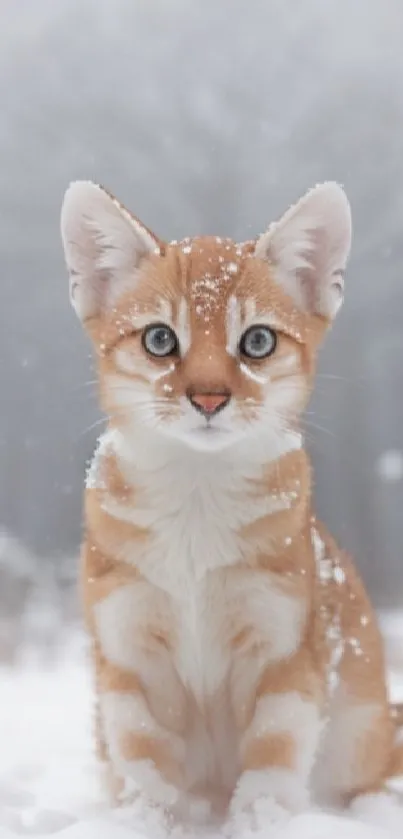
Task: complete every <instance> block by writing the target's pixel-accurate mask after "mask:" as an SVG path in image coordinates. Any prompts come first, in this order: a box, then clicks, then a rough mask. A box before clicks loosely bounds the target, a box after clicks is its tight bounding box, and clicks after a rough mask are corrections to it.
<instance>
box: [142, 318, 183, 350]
mask: <svg viewBox="0 0 403 839" xmlns="http://www.w3.org/2000/svg"><path fill="white" fill-rule="evenodd" d="M142 343H143V347H144V349H145V350H146V352H148V354H149V355H154V356H157V357H158V358H164V356H166V355H173V354H174V353H177V352H178V350H179V342H178V339H177V337H176V335H175V332H174V331H173V329H171V327H170V326H165V324H163V323H157V324H154V325H153V326H147V328H146V329H145V330H144V332H143V337H142Z"/></svg>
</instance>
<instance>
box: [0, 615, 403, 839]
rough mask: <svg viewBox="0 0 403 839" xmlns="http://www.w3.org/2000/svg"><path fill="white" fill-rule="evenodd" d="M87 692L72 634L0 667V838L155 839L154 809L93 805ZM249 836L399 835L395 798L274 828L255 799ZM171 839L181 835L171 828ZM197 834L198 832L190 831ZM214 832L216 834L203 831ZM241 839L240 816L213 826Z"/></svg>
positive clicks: (394, 669)
mask: <svg viewBox="0 0 403 839" xmlns="http://www.w3.org/2000/svg"><path fill="white" fill-rule="evenodd" d="M384 626H385V632H386V635H387V637H388V649H389V653H390V666H391V667H390V670H391V685H392V691H393V695H394V696H395V697H396V698H403V618H402V617H401V616H396V617H395V616H387V617H386V618H385V621H384ZM91 702H92V691H91V683H90V679H89V675H88V671H87V669H86V667H85V650H84V646H83V643H82V639H81V638H80V637H79V636H78V637H74V638H72V639H71V640H70V641H69V643H68V644H67V645H66V646H65V648H64V649H63V650H61V652H60V655H59V659H58V665H57V667H55V666H51V667H49V668H48V669H44V665H43V663H39V662H38V660H36V659H35V655H33V654H31V655H30V656H28V657H27V659H26V660H25V662H24V663H23V664H21V665H20V666H18V667H13V668H10V669H4V670H2V671H0V839H11V838H12V837H15V836H21V835H23V836H24V835H25V836H35V837H36V838H37V839H38V837H41V839H45V837H46V839H47V837H49V836H55V835H56V836H57V837H58V839H129V837H130V839H164V837H166V836H167V828H166V826H164V825H163V823H162V822H161V821H160V820H159V819H158V817H157V816H156V814H155V813H153V812H147V813H144V812H142V813H140V812H139V811H137V812H134V811H131V812H128V813H124V812H121V813H119V814H117V813H113V812H110V811H108V809H107V808H106V806H105V805H104V804H103V803H102V800H101V799H100V795H99V789H98V785H97V777H96V771H95V766H94V762H93V757H92V752H91V725H90V714H91ZM258 821H259V824H258V827H257V830H256V831H255V832H254V833H253V836H254V837H255V839H263V838H264V839H270V838H271V837H274V836H275V837H276V839H277V837H279V839H402V836H403V804H402V805H401V807H400V806H399V805H398V804H393V805H392V804H390V802H385V801H381V800H377V801H372V802H369V803H368V805H367V807H366V808H364V807H361V808H360V810H359V812H358V813H355V814H349V815H348V816H347V815H344V816H342V815H333V814H327V813H319V812H311V813H306V814H304V815H301V816H298V817H296V818H294V819H292V820H291V821H290V822H289V823H288V824H286V825H284V826H282V827H281V828H278V832H277V829H276V830H274V829H273V827H271V826H270V818H269V816H268V814H267V813H266V812H265V805H264V802H262V808H261V813H260V815H259V820H258ZM173 833H174V836H175V839H179V837H180V839H185V836H186V839H190V836H189V832H188V831H186V833H185V832H183V831H180V830H179V829H178V828H176V829H175V830H174V831H173ZM195 835H197V836H205V837H206V836H207V834H206V831H204V833H200V834H195ZM208 835H209V836H210V837H211V839H212V837H213V836H214V839H217V834H213V833H212V834H208ZM219 835H220V836H221V837H222V838H223V837H224V835H225V837H226V839H227V837H228V836H230V837H242V839H249V837H251V836H252V833H251V830H250V829H249V828H245V826H244V825H242V824H241V823H239V824H237V825H233V826H232V827H231V829H230V830H229V829H228V827H227V828H226V830H225V831H224V829H223V830H222V832H221V834H219Z"/></svg>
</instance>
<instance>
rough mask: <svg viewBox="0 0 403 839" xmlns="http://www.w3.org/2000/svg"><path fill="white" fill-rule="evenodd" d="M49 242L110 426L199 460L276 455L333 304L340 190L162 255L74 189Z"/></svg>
mask: <svg viewBox="0 0 403 839" xmlns="http://www.w3.org/2000/svg"><path fill="white" fill-rule="evenodd" d="M62 233H63V239H64V244H65V252H66V260H67V264H68V266H69V269H70V276H71V297H72V302H73V305H74V307H75V309H76V311H77V313H78V314H79V316H80V318H81V319H82V320H83V321H84V322H85V325H86V327H87V329H88V331H89V332H90V334H91V336H92V338H93V340H94V343H95V346H96V349H97V352H98V357H99V378H100V391H101V401H102V405H103V407H104V409H105V410H106V412H107V413H108V414H109V415H110V416H111V418H112V419H113V420H114V422H115V423H116V424H118V425H119V426H120V427H121V428H122V430H123V431H126V432H127V433H128V434H130V433H132V432H133V431H135V429H136V428H138V427H139V426H142V427H143V428H146V429H148V430H149V431H150V432H152V433H154V434H156V435H159V436H161V435H162V436H164V437H165V438H167V439H168V438H170V439H175V440H177V441H180V442H181V443H183V444H184V445H186V446H188V447H190V448H193V449H197V450H202V451H205V452H214V451H218V450H220V449H223V448H226V447H229V446H233V445H235V444H237V443H239V442H240V441H242V440H243V441H248V440H249V442H250V445H257V446H259V447H263V448H270V450H271V451H272V452H273V454H275V452H276V451H277V450H278V453H281V446H282V441H283V440H284V437H285V435H287V434H288V433H289V432H290V430H292V429H293V428H294V427H295V424H296V420H297V418H298V415H299V414H300V412H301V411H302V410H303V408H304V405H305V403H306V400H307V397H308V394H309V391H310V386H311V381H312V375H313V369H314V359H315V354H316V350H317V346H318V344H319V341H320V338H321V336H322V333H323V331H324V329H325V327H326V325H327V323H328V322H329V320H330V319H331V318H332V317H333V316H334V314H335V313H336V311H337V309H338V308H339V306H340V303H341V298H342V286H343V281H342V273H343V271H344V267H345V263H346V260H347V256H348V251H349V247H350V235H351V234H350V214H349V206H348V202H347V199H346V198H345V195H344V193H343V191H342V190H341V189H340V188H339V187H338V186H336V185H334V184H326V185H324V186H322V187H317V188H316V189H315V190H313V191H312V192H311V193H308V195H307V196H306V197H305V199H302V201H301V202H300V203H299V204H297V205H296V207H293V208H291V210H289V211H288V213H286V215H285V216H284V217H283V219H281V220H280V222H277V223H276V224H275V225H272V227H271V228H269V230H268V232H267V233H266V234H264V235H263V236H262V237H260V239H259V240H258V241H257V242H248V243H245V244H243V245H237V244H235V243H234V242H232V241H231V240H227V239H225V240H222V239H220V238H217V237H214V238H213V237H205V238H197V239H189V240H188V239H186V240H184V241H182V242H180V243H171V244H169V245H165V244H162V243H161V242H159V241H158V240H157V239H156V237H154V236H153V234H151V233H150V232H149V231H148V230H146V229H145V228H144V227H143V226H142V225H141V224H140V223H139V222H138V221H137V220H136V219H134V218H133V217H132V216H131V215H130V214H129V213H128V212H127V210H125V208H123V207H122V206H121V205H120V204H118V203H117V202H116V200H115V199H113V198H112V197H111V196H109V195H108V194H107V193H106V192H105V191H104V190H102V189H101V188H100V187H97V186H95V185H93V184H87V183H78V184H73V185H72V186H71V187H70V189H69V190H68V192H67V193H66V198H65V202H64V207H63V213H62Z"/></svg>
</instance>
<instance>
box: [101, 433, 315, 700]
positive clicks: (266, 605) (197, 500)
mask: <svg viewBox="0 0 403 839" xmlns="http://www.w3.org/2000/svg"><path fill="white" fill-rule="evenodd" d="M110 446H113V449H114V452H115V455H116V456H117V457H118V458H119V466H120V469H121V471H122V472H123V474H124V477H125V479H126V480H127V481H128V482H132V483H133V484H135V485H136V489H138V503H137V504H136V506H135V508H133V507H128V506H127V505H125V504H121V503H119V502H117V501H116V500H115V499H114V498H113V497H111V496H110V495H109V494H108V492H107V491H105V494H104V500H103V506H104V508H105V510H107V512H108V513H109V514H111V515H113V516H114V517H115V518H116V519H117V520H123V521H129V522H131V523H133V524H135V525H137V526H139V527H142V528H147V529H148V530H149V534H150V536H149V539H147V541H146V544H145V545H143V544H141V545H140V546H139V543H138V542H137V543H133V544H132V543H130V542H128V543H126V544H125V548H124V552H125V559H126V561H127V562H133V563H135V564H136V566H137V567H138V568H139V570H140V571H141V573H142V576H143V581H144V582H143V583H141V594H140V590H139V589H138V588H137V589H136V588H135V586H130V588H128V589H127V590H123V591H121V592H120V593H114V595H112V596H111V598H108V599H107V601H106V602H104V603H103V604H100V606H99V610H98V613H99V617H100V613H101V612H102V614H103V618H102V624H103V626H104V628H106V627H108V634H109V636H110V633H112V634H113V635H114V636H115V637H114V640H113V639H111V638H110V637H109V638H108V640H107V638H106V634H107V633H106V632H102V634H103V636H104V640H105V643H106V644H107V646H108V647H109V648H110V649H109V652H110V654H111V656H112V659H113V660H115V663H116V664H119V665H121V666H125V667H128V666H129V665H131V666H130V669H135V668H136V667H137V666H138V661H137V663H136V662H135V661H134V659H135V658H136V655H134V654H133V660H132V661H130V659H131V656H132V653H131V652H130V650H129V649H128V641H129V638H130V639H133V641H132V644H133V643H135V642H134V639H135V638H136V637H139V633H140V637H141V635H142V633H141V629H142V627H143V628H144V622H147V621H148V620H152V621H153V625H154V627H155V623H156V622H157V624H158V627H157V628H158V629H159V631H161V632H162V633H164V632H166V631H167V630H168V628H169V630H170V631H171V632H172V634H173V639H174V658H175V669H176V672H177V673H178V674H179V677H180V679H181V682H182V684H183V685H185V686H186V687H187V688H188V689H190V690H191V692H192V693H193V694H194V695H195V696H196V697H198V699H199V700H201V699H202V697H208V696H212V695H214V693H215V692H216V691H217V689H218V688H219V687H220V686H221V685H222V684H223V683H224V682H225V681H226V680H227V679H231V680H232V687H233V690H234V691H235V692H236V693H238V692H239V693H243V690H242V687H241V684H240V682H242V677H241V673H242V671H243V669H244V668H245V667H247V669H248V679H249V681H250V679H251V677H252V672H251V671H252V670H254V671H256V673H257V672H258V670H259V669H260V668H261V666H262V662H259V665H257V664H256V662H255V663H254V662H253V661H251V660H250V659H251V654H250V651H251V650H252V649H253V648H254V647H255V643H256V641H259V643H261V642H262V641H263V642H264V647H265V655H264V661H265V662H266V663H269V662H270V661H276V660H279V659H281V658H283V657H284V656H286V655H290V653H292V652H293V651H294V649H296V647H297V646H298V643H299V638H300V632H301V625H302V622H303V617H304V604H302V603H301V602H300V601H299V600H298V599H296V598H295V597H294V596H293V595H292V593H286V592H285V591H284V587H283V586H280V585H279V580H278V578H276V577H275V575H272V574H270V573H269V572H262V571H258V570H251V569H248V568H246V566H245V564H244V563H243V562H242V560H244V559H245V557H246V558H247V552H248V545H246V544H245V543H244V542H243V540H242V538H241V536H240V529H241V528H242V526H244V525H247V524H250V523H251V522H253V521H254V520H257V519H259V518H261V517H263V516H267V515H269V514H271V513H274V512H275V511H277V510H279V509H284V507H287V506H288V501H287V498H284V497H281V498H279V497H278V496H276V497H271V496H270V495H263V496H261V495H258V496H256V495H255V496H254V495H253V494H251V491H250V487H251V479H252V478H257V477H259V469H260V467H259V466H258V465H256V464H254V463H253V462H252V463H247V464H244V463H239V462H237V461H236V460H234V458H233V457H228V456H227V457H223V458H222V459H221V460H218V461H215V462H214V463H211V462H209V461H207V462H206V460H205V459H203V458H202V457H200V456H198V457H197V458H193V459H192V457H191V456H190V455H189V456H187V457H185V458H176V459H173V458H172V456H170V452H166V451H164V452H162V453H161V452H158V451H157V452H156V451H149V452H148V454H147V459H146V468H144V467H143V466H142V462H141V460H142V458H141V452H140V451H139V452H138V456H137V457H136V467H135V471H134V467H133V466H131V463H132V462H133V461H130V460H129V459H128V458H126V457H125V450H124V446H123V443H122V440H121V439H120V438H119V436H118V435H116V432H114V433H113V434H112V435H109V436H108V437H105V438H104V439H103V441H101V451H100V452H99V453H98V457H97V458H96V460H95V464H94V467H93V470H92V474H91V480H92V481H93V482H95V483H96V479H97V474H96V472H97V469H98V468H99V463H100V456H102V449H103V450H104V451H105V450H106V449H107V448H108V447H110ZM268 543H269V538H268ZM108 601H109V603H108ZM112 613H113V614H112ZM245 630H247V634H246V635H245V639H246V640H245V641H244V643H243V644H242V646H241V647H237V653H236V656H235V658H234V652H233V651H234V648H235V647H234V643H233V642H234V639H235V638H236V637H237V636H239V634H240V633H242V632H244V631H245ZM129 647H130V644H129ZM252 658H253V656H252ZM123 659H124V660H123ZM245 662H247V665H246V664H245ZM252 681H253V679H252Z"/></svg>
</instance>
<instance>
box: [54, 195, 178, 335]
mask: <svg viewBox="0 0 403 839" xmlns="http://www.w3.org/2000/svg"><path fill="white" fill-rule="evenodd" d="M61 233H62V239H63V245H64V253H65V258H66V263H67V267H68V270H69V274H70V299H71V302H72V304H73V307H74V309H75V311H76V313H77V315H78V317H79V318H80V320H81V321H85V320H87V319H88V318H93V317H101V316H102V315H103V314H104V313H106V312H107V311H108V310H110V309H111V308H112V306H113V305H114V303H115V301H116V300H117V299H118V298H119V296H120V295H122V294H123V293H124V292H125V291H127V290H129V289H132V288H135V286H136V281H137V277H138V273H139V269H140V266H141V264H142V262H143V260H144V259H147V257H149V256H151V254H154V253H159V252H160V245H161V243H160V242H159V241H158V240H157V238H156V237H155V236H154V235H153V234H152V233H151V232H150V231H149V230H147V228H146V227H144V226H143V225H142V224H141V222H139V221H138V220H137V219H136V218H134V216H132V215H131V214H130V213H129V211H128V210H127V209H126V208H125V207H124V206H123V204H120V202H119V201H118V200H117V199H116V198H115V197H114V196H113V195H110V194H109V192H107V191H106V190H105V189H103V188H102V187H101V186H98V184H94V183H91V182H89V181H76V182H75V183H72V184H71V185H70V187H69V188H68V190H67V192H66V194H65V196H64V201H63V207H62V214H61Z"/></svg>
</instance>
